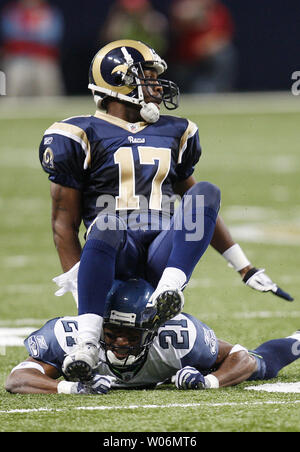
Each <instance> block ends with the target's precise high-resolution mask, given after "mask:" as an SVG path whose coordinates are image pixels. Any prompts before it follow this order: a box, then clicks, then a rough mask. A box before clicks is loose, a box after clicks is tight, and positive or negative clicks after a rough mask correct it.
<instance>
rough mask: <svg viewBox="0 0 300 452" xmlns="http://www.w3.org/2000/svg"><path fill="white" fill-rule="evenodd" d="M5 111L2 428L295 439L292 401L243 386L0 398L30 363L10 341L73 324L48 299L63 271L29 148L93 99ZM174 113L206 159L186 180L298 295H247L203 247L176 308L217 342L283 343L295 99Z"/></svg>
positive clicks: (0, 183)
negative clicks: (201, 185)
mask: <svg viewBox="0 0 300 452" xmlns="http://www.w3.org/2000/svg"><path fill="white" fill-rule="evenodd" d="M1 102H2V103H1V104H0V137H1V139H0V168H1V170H0V171H1V173H0V212H1V215H0V218H1V222H0V255H1V259H0V266H1V267H0V278H1V291H0V297H1V302H0V431H2V432H8V431H23V432H24V431H36V432H37V431H41V432H46V431H47V432H57V431H74V432H75V431H88V432H95V431H96V432H204V431H207V432H211V431H231V432H244V431H286V432H287V431H300V422H299V409H300V393H299V392H298V393H297V392H289V393H282V392H262V391H254V390H246V389H245V388H246V387H248V386H250V384H249V383H247V382H246V383H243V384H241V385H239V386H237V387H233V388H226V389H219V390H211V391H190V392H189V391H186V392H185V391H178V390H176V389H175V388H174V387H172V386H162V387H161V388H160V389H157V390H155V391H144V390H142V391H128V392H126V391H115V392H111V393H110V394H108V395H106V396H67V395H51V396H46V395H35V396H33V395H22V396H21V395H11V394H8V393H6V392H5V390H4V382H5V379H6V376H7V375H8V373H9V372H10V369H11V368H12V367H13V366H15V365H16V364H18V363H19V362H20V360H22V359H24V358H25V357H26V351H25V348H23V347H22V346H21V345H18V344H21V343H22V339H23V338H24V337H25V336H26V335H27V334H28V333H29V332H30V331H32V330H33V329H37V328H38V327H40V326H41V325H42V324H43V322H44V320H46V319H49V318H52V317H56V316H60V315H66V314H69V315H75V314H76V308H75V304H74V302H73V299H72V297H71V295H65V296H64V297H61V298H58V297H55V296H54V291H55V287H56V286H55V285H54V283H52V281H51V279H52V278H53V277H54V276H56V275H58V274H59V273H60V272H61V269H60V265H59V262H58V257H57V254H56V251H55V248H54V245H53V241H52V233H51V227H50V196H49V182H48V180H47V176H46V174H45V173H43V171H42V169H41V167H40V164H39V159H38V145H39V142H40V139H41V136H42V134H43V131H44V130H45V129H46V128H47V127H48V126H49V125H50V124H51V123H52V122H54V121H56V120H59V119H64V118H66V117H68V116H73V115H76V114H88V113H93V103H92V101H91V100H90V99H61V100H53V101H51V102H47V101H44V102H38V101H32V102H24V101H17V102H13V101H11V100H9V99H4V98H2V99H1ZM177 114H178V115H180V116H188V117H189V118H190V119H191V120H193V121H194V122H196V123H197V125H198V126H199V132H200V139H201V142H202V146H203V156H202V158H201V160H200V162H199V164H198V166H197V170H196V177H197V179H198V180H209V181H211V182H213V183H216V184H217V185H219V186H220V188H221V190H222V207H221V215H222V216H223V218H224V219H225V221H226V223H227V225H228V226H230V230H231V232H232V235H233V237H234V238H235V240H236V241H238V242H239V243H240V244H241V245H242V247H243V249H244V250H245V252H246V253H247V255H248V257H249V259H250V260H251V261H252V263H253V264H255V265H256V266H259V267H265V268H266V269H267V273H268V274H269V276H271V277H272V279H273V280H274V281H275V282H277V283H278V284H279V285H281V286H282V288H283V289H285V290H287V291H288V292H290V293H291V294H292V295H293V296H294V297H295V301H294V302H293V303H288V302H285V301H282V300H281V299H279V298H277V297H275V296H273V295H271V294H259V293H257V292H255V291H253V290H251V289H249V288H247V287H245V286H244V285H243V284H242V283H241V280H240V277H239V275H238V274H236V273H235V272H234V271H233V270H232V269H230V268H228V267H227V265H226V263H225V261H224V260H223V258H222V257H220V256H219V255H217V253H216V252H215V251H214V250H213V249H209V250H208V251H207V253H206V254H205V256H204V258H203V259H202V260H201V262H200V263H199V264H198V266H197V268H196V270H195V272H194V275H193V278H192V280H191V282H190V285H189V287H188V288H187V289H186V292H185V293H186V305H185V310H186V311H187V312H189V313H192V314H194V315H196V316H199V318H200V319H201V320H203V321H204V322H206V323H207V324H208V325H210V326H211V327H212V328H213V329H214V330H215V332H216V334H217V336H218V337H219V338H223V339H225V340H228V341H230V342H232V343H241V344H243V345H244V346H247V347H249V348H254V347H256V346H257V345H259V344H260V343H261V342H263V341H265V340H268V339H272V338H278V337H284V336H287V335H289V334H291V333H292V332H294V331H295V330H296V329H299V328H300V305H299V302H300V295H299V292H300V282H299V281H300V278H299V263H300V257H299V251H300V213H299V212H300V209H299V208H300V201H299V199H300V198H299V195H300V185H299V180H300V140H299V123H300V101H299V99H298V98H295V97H293V96H292V95H291V94H286V95H282V96H281V95H279V94H278V95H275V94H269V95H266V96H256V95H249V96H237V95H235V96H221V97H219V98H214V97H213V98H211V97H203V98H199V97H194V98H193V97H192V98H187V99H183V102H182V107H181V109H180V110H179V111H178V113H177ZM82 232H83V231H82ZM278 381H279V382H282V383H294V382H298V381H300V360H299V362H295V363H293V364H292V365H291V366H289V367H288V368H285V369H283V370H282V371H281V373H280V375H279V378H278ZM271 383H275V380H274V381H273V380H272V381H271ZM258 384H260V383H258V382H256V383H255V385H258ZM251 385H253V383H252V382H251ZM298 391H299V387H298Z"/></svg>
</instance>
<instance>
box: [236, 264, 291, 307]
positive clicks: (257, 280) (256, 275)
mask: <svg viewBox="0 0 300 452" xmlns="http://www.w3.org/2000/svg"><path fill="white" fill-rule="evenodd" d="M243 282H244V283H245V284H246V285H247V286H249V287H251V288H252V289H255V290H258V291H259V292H272V293H273V294H274V295H277V297H280V298H283V299H284V300H287V301H293V300H294V298H293V297H291V295H290V294H288V293H287V292H284V290H282V289H280V287H278V286H277V284H275V283H274V282H273V281H272V280H271V279H270V278H269V276H268V275H266V273H265V269H264V268H260V269H257V268H255V267H253V268H251V269H250V270H249V271H248V272H247V273H246V274H245V276H244V278H243Z"/></svg>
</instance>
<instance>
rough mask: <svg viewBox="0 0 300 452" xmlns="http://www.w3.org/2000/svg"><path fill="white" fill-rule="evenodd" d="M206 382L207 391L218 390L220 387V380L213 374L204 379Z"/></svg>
mask: <svg viewBox="0 0 300 452" xmlns="http://www.w3.org/2000/svg"><path fill="white" fill-rule="evenodd" d="M204 381H205V389H217V388H218V387H219V386H220V384H219V380H218V379H217V377H215V375H212V374H208V375H206V377H204Z"/></svg>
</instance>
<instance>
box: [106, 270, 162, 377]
mask: <svg viewBox="0 0 300 452" xmlns="http://www.w3.org/2000/svg"><path fill="white" fill-rule="evenodd" d="M152 293H153V288H152V286H151V285H150V284H149V283H147V282H146V281H144V280H143V279H130V280H128V281H118V280H117V281H115V282H114V284H113V286H112V288H111V290H110V292H109V294H108V296H107V302H106V306H105V312H104V316H103V319H104V321H103V329H105V327H107V328H108V329H109V331H110V330H111V331H114V329H115V328H116V327H117V328H122V331H125V333H126V330H128V334H131V333H132V332H133V330H134V333H137V335H138V336H139V340H138V341H137V342H136V343H135V344H134V346H121V345H113V344H109V343H107V341H106V340H105V335H104V333H102V337H101V339H100V344H101V346H102V347H103V349H104V351H105V354H106V359H107V362H108V364H109V365H110V367H112V368H113V369H116V370H117V371H122V370H126V371H129V370H134V369H135V368H136V367H137V366H139V365H140V364H141V363H142V362H143V361H144V359H145V358H146V356H147V351H148V349H149V347H150V346H151V344H152V342H153V340H154V338H155V336H156V334H157V318H156V308H152V307H150V308H146V305H147V303H148V301H149V299H150V296H151V294H152ZM114 351H115V352H116V353H119V354H120V353H121V354H122V355H124V358H122V359H119V358H117V357H116V356H115V354H114Z"/></svg>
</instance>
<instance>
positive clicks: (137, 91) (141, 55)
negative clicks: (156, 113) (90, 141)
mask: <svg viewBox="0 0 300 452" xmlns="http://www.w3.org/2000/svg"><path fill="white" fill-rule="evenodd" d="M145 69H155V70H156V72H157V74H158V76H160V75H161V74H163V73H164V72H165V71H166V69H167V63H166V62H165V61H164V60H163V59H162V58H161V57H160V56H159V55H158V54H157V53H156V52H155V50H154V49H152V48H151V47H149V46H148V45H147V44H145V43H143V42H141V41H135V40H132V39H121V40H118V41H113V42H111V43H109V44H107V45H106V46H104V47H103V48H101V49H100V50H99V51H98V52H97V53H96V55H95V56H94V58H93V60H92V63H91V66H90V70H89V85H88V87H89V89H91V90H92V92H93V94H94V97H95V101H96V104H97V106H98V107H99V108H105V103H104V104H103V100H104V99H106V98H109V97H110V98H116V99H119V100H121V101H124V102H129V103H133V104H136V105H140V106H141V105H143V103H144V95H143V89H142V88H143V87H147V86H153V85H156V86H157V85H159V86H161V87H162V90H163V94H162V101H163V103H164V105H165V107H166V108H167V109H169V110H173V109H175V108H177V107H178V99H179V89H178V87H177V85H176V84H175V83H174V82H172V81H170V80H164V79H160V78H158V79H157V80H156V79H151V78H145V75H144V70H145Z"/></svg>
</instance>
